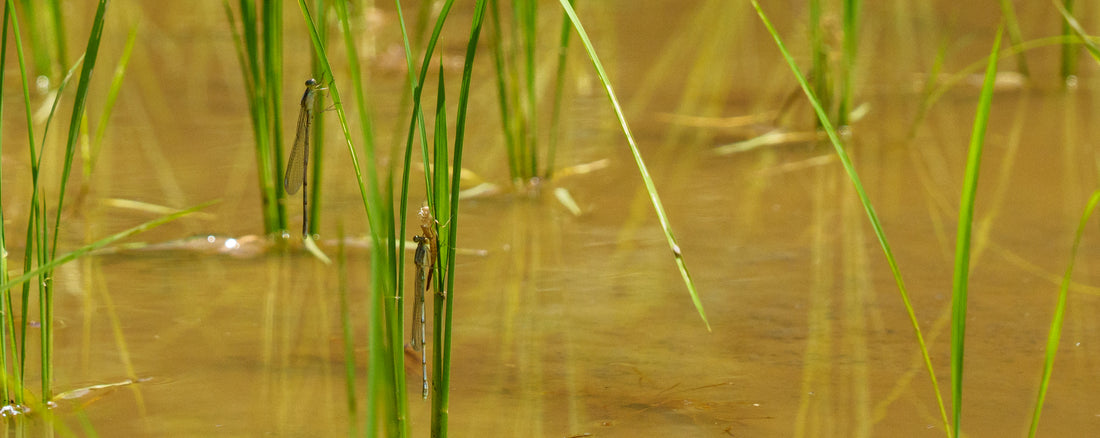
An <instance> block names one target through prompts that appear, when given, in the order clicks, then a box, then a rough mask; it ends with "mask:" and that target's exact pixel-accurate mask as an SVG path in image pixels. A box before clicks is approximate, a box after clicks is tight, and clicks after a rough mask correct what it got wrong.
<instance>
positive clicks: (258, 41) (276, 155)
mask: <svg viewBox="0 0 1100 438" xmlns="http://www.w3.org/2000/svg"><path fill="white" fill-rule="evenodd" d="M222 3H223V6H224V9H225V14H226V17H227V18H228V20H229V26H230V30H231V31H232V33H233V40H234V43H235V44H234V47H235V48H236V50H237V59H238V62H239V63H240V65H241V75H242V76H243V78H244V84H245V87H244V91H245V95H246V98H247V99H246V100H247V101H248V111H249V116H250V120H251V122H252V136H253V141H254V147H255V150H256V169H257V172H256V173H257V175H258V177H259V187H260V198H261V206H262V219H263V225H264V233H266V234H268V235H276V234H279V233H282V232H284V231H285V230H286V229H287V210H286V198H287V194H286V192H285V191H283V190H279V187H280V185H279V182H281V181H283V179H284V175H283V170H284V169H285V167H284V166H283V161H282V145H283V123H282V120H283V118H282V105H283V93H282V83H283V81H282V78H283V68H282V65H283V23H282V21H283V18H282V16H283V9H282V2H262V3H261V4H260V5H259V8H257V4H256V2H255V1H254V0H241V1H240V2H239V4H238V7H239V9H240V11H239V13H240V29H238V28H237V20H236V17H235V15H234V14H233V11H232V9H231V8H230V7H229V1H228V0H224V1H223V2H222Z"/></svg>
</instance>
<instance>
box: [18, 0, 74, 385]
mask: <svg viewBox="0 0 1100 438" xmlns="http://www.w3.org/2000/svg"><path fill="white" fill-rule="evenodd" d="M5 11H15V4H14V2H13V1H12V0H7V2H6V3H5ZM8 15H9V18H10V20H11V28H12V36H13V40H14V41H13V42H14V43H15V54H16V60H17V61H18V63H19V79H20V85H21V86H22V90H23V110H24V112H25V119H26V122H27V144H28V148H27V149H28V151H29V152H30V165H31V186H32V187H31V197H30V208H29V209H28V213H27V232H26V237H25V240H24V242H26V245H24V246H25V250H24V253H23V272H28V271H30V270H31V267H32V266H33V263H32V260H34V251H35V249H36V248H39V249H41V248H45V244H43V243H40V242H38V241H37V240H35V238H34V236H35V230H36V229H37V227H38V224H40V223H42V222H44V220H42V219H41V218H42V213H41V210H40V209H39V205H40V197H39V190H38V183H39V176H40V174H39V169H40V164H41V163H40V161H39V157H38V156H37V154H36V153H35V146H34V145H35V142H34V134H33V133H34V118H33V117H32V115H31V97H30V86H29V83H28V82H29V81H28V78H27V76H28V75H27V64H26V57H25V54H24V53H23V41H22V37H21V36H20V31H19V17H18V15H17V14H8ZM5 29H6V28H5ZM5 41H6V40H5ZM65 83H66V81H65V80H63V81H62V86H64V84H65ZM58 94H59V95H60V93H58ZM55 105H56V104H55ZM8 284H10V283H5V284H4V286H7V285H8ZM29 296H30V284H24V285H23V288H22V294H21V301H20V303H21V308H20V313H19V314H20V315H26V314H27V306H28V302H29V301H30V300H29ZM5 301H6V303H5V307H7V308H8V309H14V308H15V306H14V305H13V303H12V294H10V293H9V294H7V295H6V296H5ZM14 314H15V312H9V313H8V316H7V319H8V325H9V328H10V330H9V331H10V332H11V333H12V335H13V336H15V337H17V338H18V341H16V340H13V341H12V346H11V348H12V356H13V358H14V363H13V367H12V368H13V373H14V374H15V382H16V384H17V385H18V387H17V388H16V391H15V397H14V400H15V403H17V404H22V403H23V400H24V394H23V391H22V390H21V389H22V388H23V385H24V383H25V382H24V379H23V377H24V376H25V375H26V358H27V355H26V351H27V318H22V319H21V322H20V325H19V327H18V335H17V336H16V332H17V330H16V326H15V321H14Z"/></svg>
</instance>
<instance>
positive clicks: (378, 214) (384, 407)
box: [298, 0, 409, 436]
mask: <svg viewBox="0 0 1100 438" xmlns="http://www.w3.org/2000/svg"><path fill="white" fill-rule="evenodd" d="M298 6H299V8H300V9H301V11H302V15H303V17H304V18H305V23H306V26H307V28H308V29H309V35H310V40H311V42H312V43H313V49H314V51H315V53H316V56H317V61H318V66H319V67H320V68H321V72H320V73H321V74H323V75H325V76H327V77H333V75H332V66H331V65H330V63H329V58H328V54H327V52H326V50H325V45H324V41H323V40H322V39H321V35H320V32H319V31H318V28H317V26H316V24H315V21H314V19H313V16H312V15H311V14H310V12H309V8H308V7H307V6H306V2H305V0H298ZM333 6H335V12H336V16H337V19H338V20H339V21H340V28H341V30H342V31H343V35H344V42H345V49H346V50H347V53H348V69H349V71H350V73H351V77H352V85H353V88H354V94H355V98H356V105H357V107H358V110H359V117H360V123H361V125H360V126H362V129H363V136H364V149H365V151H366V154H365V159H366V160H367V164H368V165H367V166H366V167H367V169H366V172H367V175H368V178H367V179H368V181H369V183H370V186H369V187H368V186H367V183H365V182H364V181H363V170H362V167H361V166H360V164H359V158H358V154H357V153H356V151H355V146H354V144H353V143H352V136H351V130H350V128H349V126H348V122H347V117H346V114H345V113H344V106H343V104H342V102H343V100H342V99H341V98H340V90H339V86H338V85H337V83H336V82H335V81H333V82H332V83H331V84H329V85H328V88H329V90H328V94H329V95H330V96H331V98H332V102H333V106H334V109H335V111H336V116H337V119H338V120H339V123H340V128H341V129H342V131H343V135H344V141H345V145H346V146H347V150H348V154H349V156H350V158H351V161H352V167H353V169H354V171H355V179H356V182H357V183H358V186H359V193H360V196H361V197H362V201H363V207H364V209H365V210H366V214H367V221H368V222H369V223H370V229H371V235H372V242H373V243H372V257H371V289H370V303H371V304H370V315H371V318H370V320H371V322H370V325H369V328H368V342H369V344H370V347H369V351H370V354H369V357H370V359H369V361H370V362H369V365H368V374H367V397H368V400H372V403H373V405H372V406H371V407H369V408H368V409H367V414H366V415H367V426H366V427H367V432H368V434H369V433H372V432H373V431H377V430H379V429H378V427H379V424H378V423H379V420H378V419H379V418H382V419H386V420H387V421H389V423H388V424H389V425H390V428H389V429H388V431H389V434H390V435H398V436H406V435H408V430H409V429H408V427H409V426H408V407H407V401H406V400H407V396H406V394H405V390H404V388H405V385H404V382H405V374H404V366H403V361H404V356H403V351H402V350H401V349H400V347H399V346H400V345H402V343H401V335H402V333H403V331H402V328H401V317H400V316H401V314H400V312H401V306H400V305H399V304H400V302H401V301H400V291H399V290H396V288H395V285H396V284H397V283H398V282H399V281H400V276H399V275H398V271H397V269H396V268H395V266H397V264H398V257H397V253H396V249H395V245H394V244H393V242H394V240H395V239H396V237H395V234H394V233H395V232H394V230H393V228H394V219H393V218H394V212H393V203H392V196H386V195H384V193H385V192H384V191H383V187H382V185H381V184H380V182H379V180H378V174H377V170H376V169H377V167H378V166H377V162H378V161H377V160H376V157H375V153H374V141H373V134H372V128H371V126H372V125H371V123H370V118H369V112H368V111H367V104H366V97H365V92H364V91H363V87H362V82H361V77H362V76H361V73H360V72H361V70H360V67H359V63H358V54H357V53H358V52H357V51H356V46H355V44H354V39H353V38H354V36H353V35H354V34H353V33H352V32H351V26H350V24H349V21H348V10H347V5H346V4H345V2H334V3H333ZM390 186H391V183H389V179H388V180H387V182H386V185H385V189H386V190H387V191H389V190H390ZM402 241H403V239H402ZM383 430H385V429H383Z"/></svg>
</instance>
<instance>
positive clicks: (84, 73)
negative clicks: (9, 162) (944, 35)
mask: <svg viewBox="0 0 1100 438" xmlns="http://www.w3.org/2000/svg"><path fill="white" fill-rule="evenodd" d="M106 12H107V0H100V2H99V6H98V7H97V8H96V14H95V18H94V19H93V20H92V30H91V34H90V35H89V36H88V45H87V48H86V49H85V51H84V62H83V68H82V70H81V72H80V80H79V81H78V82H77V86H76V97H75V98H74V101H73V112H72V118H71V119H70V121H69V135H68V139H67V140H66V142H65V162H64V164H63V167H62V170H61V183H60V185H59V186H58V187H59V189H58V195H57V206H56V209H57V215H56V217H55V219H54V227H53V242H52V243H51V244H50V249H49V251H48V252H47V253H46V259H52V258H53V256H54V254H56V253H57V242H58V237H59V236H60V234H61V233H60V229H61V214H62V212H63V210H64V206H65V187H67V186H68V183H69V176H70V174H71V173H72V165H73V158H74V157H75V156H76V141H77V138H78V137H79V135H80V125H81V119H82V118H83V117H84V108H85V106H86V103H87V99H88V88H89V85H90V84H91V79H92V70H93V69H94V68H95V64H96V59H97V58H98V55H99V43H100V41H101V40H102V37H103V23H104V16H105V14H106ZM45 275H46V276H47V277H49V276H50V272H49V271H45ZM43 284H44V285H45V287H41V288H40V290H41V294H40V296H41V301H40V304H39V308H40V309H41V318H42V334H41V338H42V349H41V353H40V354H41V358H42V377H41V379H42V398H43V399H49V398H50V396H51V394H50V382H52V381H53V366H52V363H53V361H52V357H53V324H52V321H53V319H54V318H53V288H52V287H51V286H50V282H45V283H43Z"/></svg>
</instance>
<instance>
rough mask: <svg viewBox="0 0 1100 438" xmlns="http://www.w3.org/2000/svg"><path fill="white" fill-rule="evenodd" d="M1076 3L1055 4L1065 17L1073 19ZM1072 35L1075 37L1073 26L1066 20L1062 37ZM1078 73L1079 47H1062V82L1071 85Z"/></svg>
mask: <svg viewBox="0 0 1100 438" xmlns="http://www.w3.org/2000/svg"><path fill="white" fill-rule="evenodd" d="M1074 3H1075V2H1074V0H1062V4H1060V5H1059V4H1058V2H1057V1H1055V2H1054V4H1055V5H1056V6H1058V9H1059V10H1061V11H1062V13H1063V15H1065V16H1067V17H1072V16H1073V5H1074ZM1071 35H1074V29H1073V26H1072V24H1070V21H1069V20H1065V21H1063V22H1062V36H1063V37H1070V36H1071ZM1076 72H1077V47H1076V45H1075V44H1066V45H1063V46H1062V65H1061V73H1062V80H1063V81H1066V83H1067V84H1069V81H1070V79H1071V78H1072V77H1073V76H1074V75H1075V74H1076Z"/></svg>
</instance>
